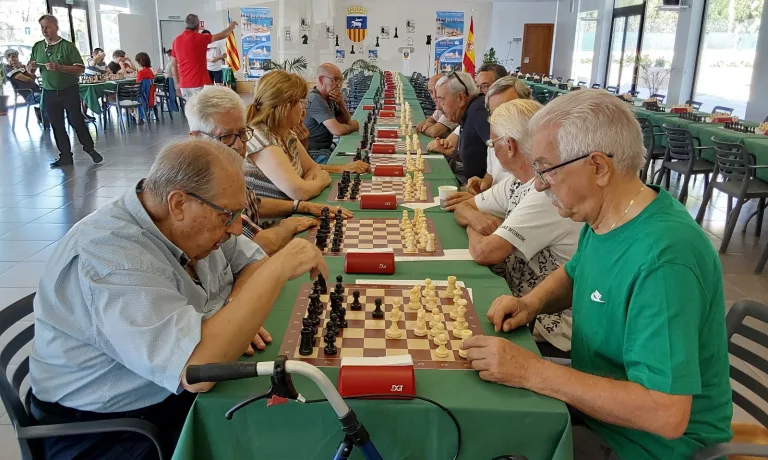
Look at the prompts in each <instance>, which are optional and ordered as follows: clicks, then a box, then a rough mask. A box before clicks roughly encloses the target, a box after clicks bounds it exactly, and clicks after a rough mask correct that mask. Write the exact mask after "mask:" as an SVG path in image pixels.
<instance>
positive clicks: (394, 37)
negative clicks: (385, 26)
mask: <svg viewBox="0 0 768 460" xmlns="http://www.w3.org/2000/svg"><path fill="white" fill-rule="evenodd" d="M394 38H400V37H398V36H397V26H395V37H394Z"/></svg>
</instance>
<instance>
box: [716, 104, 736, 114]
mask: <svg viewBox="0 0 768 460" xmlns="http://www.w3.org/2000/svg"><path fill="white" fill-rule="evenodd" d="M715 112H717V113H727V114H728V115H732V114H733V109H732V108H730V107H725V106H723V105H716V106H715V107H714V108H713V109H712V113H715Z"/></svg>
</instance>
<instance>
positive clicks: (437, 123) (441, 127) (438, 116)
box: [416, 73, 459, 153]
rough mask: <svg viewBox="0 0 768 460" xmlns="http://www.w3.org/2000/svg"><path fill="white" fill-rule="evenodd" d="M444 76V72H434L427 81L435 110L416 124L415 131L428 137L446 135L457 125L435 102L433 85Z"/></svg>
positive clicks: (435, 91)
mask: <svg viewBox="0 0 768 460" xmlns="http://www.w3.org/2000/svg"><path fill="white" fill-rule="evenodd" d="M444 76H445V74H442V73H438V74H435V75H433V76H432V78H430V79H429V81H428V82H427V91H429V95H430V97H432V100H433V101H435V105H436V108H435V111H434V112H433V113H432V116H430V117H427V119H426V120H424V121H422V122H421V123H419V124H418V126H416V131H418V132H420V133H422V134H425V135H427V136H429V137H434V138H442V137H446V136H447V135H448V134H450V133H451V132H452V131H453V130H454V129H456V127H458V126H459V124H458V123H454V122H452V121H451V120H449V119H448V117H446V116H445V114H444V113H443V108H442V107H441V106H440V104H439V103H438V102H437V90H436V89H435V87H436V86H437V82H438V80H440V79H441V78H443V77H444ZM451 153H452V152H451Z"/></svg>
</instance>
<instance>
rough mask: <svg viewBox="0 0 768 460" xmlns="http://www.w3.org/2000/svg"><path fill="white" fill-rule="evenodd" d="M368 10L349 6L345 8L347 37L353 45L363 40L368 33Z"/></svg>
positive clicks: (362, 7)
mask: <svg viewBox="0 0 768 460" xmlns="http://www.w3.org/2000/svg"><path fill="white" fill-rule="evenodd" d="M367 14H368V8H366V7H364V6H350V7H349V8H347V37H349V39H350V40H352V41H353V42H354V43H359V42H361V41H363V40H365V36H366V34H367V33H368V16H367Z"/></svg>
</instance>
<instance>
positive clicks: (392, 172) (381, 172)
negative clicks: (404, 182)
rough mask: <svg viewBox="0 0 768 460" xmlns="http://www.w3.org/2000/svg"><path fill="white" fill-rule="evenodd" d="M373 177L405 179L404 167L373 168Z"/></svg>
mask: <svg viewBox="0 0 768 460" xmlns="http://www.w3.org/2000/svg"><path fill="white" fill-rule="evenodd" d="M373 175H374V176H378V177H404V176H405V168H404V167H403V165H376V166H374V167H373Z"/></svg>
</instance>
